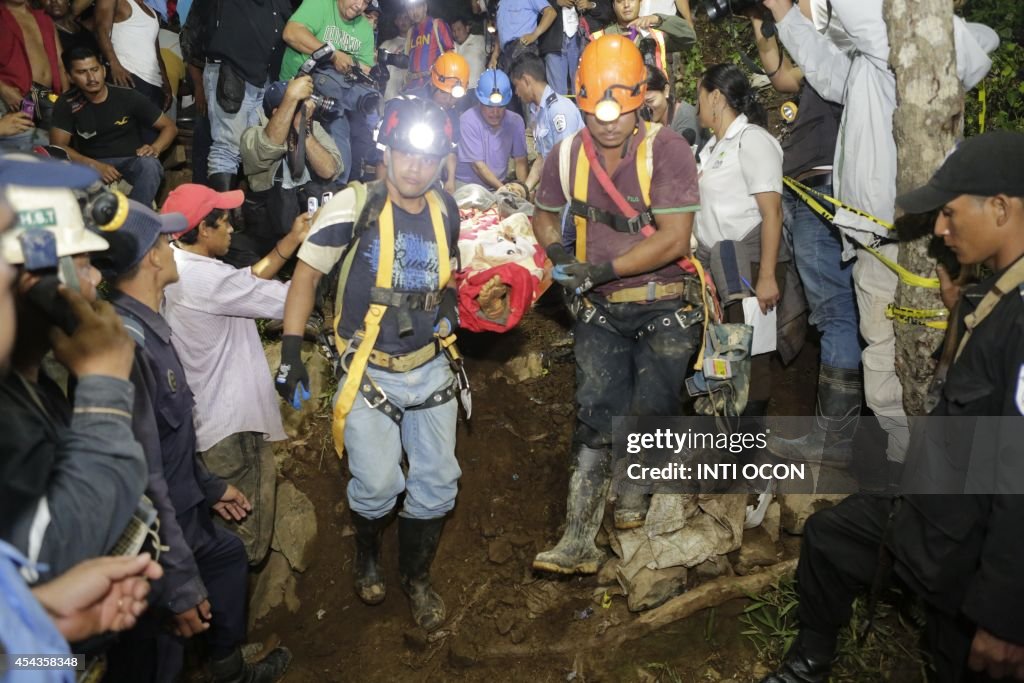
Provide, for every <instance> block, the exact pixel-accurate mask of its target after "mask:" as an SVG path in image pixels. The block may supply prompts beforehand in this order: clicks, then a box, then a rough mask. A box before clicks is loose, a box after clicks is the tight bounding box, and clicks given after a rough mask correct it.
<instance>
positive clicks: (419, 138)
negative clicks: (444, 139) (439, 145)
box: [409, 121, 434, 151]
mask: <svg viewBox="0 0 1024 683" xmlns="http://www.w3.org/2000/svg"><path fill="white" fill-rule="evenodd" d="M409 144H411V145H412V146H413V147H414V148H415V149H418V150H423V151H426V150H429V149H430V148H431V147H433V145H434V131H433V129H432V128H431V127H430V126H428V125H427V124H425V123H423V122H422V121H419V122H417V123H414V124H413V125H412V128H410V129H409Z"/></svg>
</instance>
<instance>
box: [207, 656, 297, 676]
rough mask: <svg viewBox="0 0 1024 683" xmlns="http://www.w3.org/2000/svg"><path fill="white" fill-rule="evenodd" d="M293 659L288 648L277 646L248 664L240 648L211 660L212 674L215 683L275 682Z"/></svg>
mask: <svg viewBox="0 0 1024 683" xmlns="http://www.w3.org/2000/svg"><path fill="white" fill-rule="evenodd" d="M291 661H292V653H291V652H289V651H288V648H286V647H275V648H274V649H273V650H271V651H270V653H269V654H267V656H266V657H264V658H263V659H261V660H260V661H258V662H253V663H252V664H246V663H245V660H243V659H242V650H241V649H240V648H239V649H236V650H235V651H234V652H232V653H231V654H230V655H228V656H227V657H225V658H224V659H221V660H218V661H215V662H210V675H211V676H212V677H213V681H214V683H274V682H275V681H277V680H279V679H280V678H281V676H283V675H284V672H285V671H287V670H288V664H289V663H291Z"/></svg>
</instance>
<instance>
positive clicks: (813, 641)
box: [761, 629, 836, 683]
mask: <svg viewBox="0 0 1024 683" xmlns="http://www.w3.org/2000/svg"><path fill="white" fill-rule="evenodd" d="M835 652H836V638H835V636H831V637H829V636H825V635H822V634H819V633H815V632H814V631H810V630H808V629H800V633H798V634H797V637H796V639H795V640H794V641H793V645H792V646H791V647H790V648H789V652H787V653H786V657H785V658H784V659H783V660H782V664H781V666H779V668H778V669H776V670H775V672H774V673H771V674H769V675H768V676H766V677H765V678H762V679H761V683H826V682H827V681H828V673H829V671H830V670H831V669H832V659H833V657H835Z"/></svg>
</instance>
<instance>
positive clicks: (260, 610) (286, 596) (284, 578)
mask: <svg viewBox="0 0 1024 683" xmlns="http://www.w3.org/2000/svg"><path fill="white" fill-rule="evenodd" d="M282 604H283V605H284V606H285V607H287V608H288V611H289V612H297V611H298V610H299V598H298V596H297V595H296V594H295V576H294V575H293V574H292V568H291V565H289V564H288V560H287V559H285V556H284V555H282V554H281V553H278V552H273V551H271V553H270V557H269V559H268V560H267V563H266V565H265V566H264V567H263V570H262V571H260V573H259V575H258V577H257V579H256V588H255V589H254V590H253V592H252V600H250V602H249V628H253V627H254V626H255V624H256V622H258V621H260V620H261V619H263V618H264V617H266V616H267V615H268V614H270V612H271V610H273V609H275V608H277V607H279V606H281V605H282Z"/></svg>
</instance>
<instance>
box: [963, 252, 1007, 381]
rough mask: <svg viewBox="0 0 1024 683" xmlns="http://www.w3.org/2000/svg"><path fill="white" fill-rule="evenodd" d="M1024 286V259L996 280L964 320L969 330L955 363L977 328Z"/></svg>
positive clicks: (965, 334)
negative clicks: (1008, 294) (1012, 293)
mask: <svg viewBox="0 0 1024 683" xmlns="http://www.w3.org/2000/svg"><path fill="white" fill-rule="evenodd" d="M1022 284H1024V258H1020V259H1017V262H1016V263H1014V264H1013V265H1012V266H1010V267H1009V268H1008V269H1007V271H1006V272H1005V273H1003V274H1002V276H1001V277H1000V278H999V279H998V280H996V283H995V284H994V285H992V289H990V290H988V291H987V292H986V293H985V296H984V297H982V299H981V303H979V304H978V307H977V308H976V309H974V312H973V313H969V314H968V315H967V317H966V318H964V324H965V325H966V326H967V330H966V332H965V333H964V336H963V338H962V339H961V340H960V346H959V347H958V348H957V350H956V357H955V358H954V359H953V362H954V363H955V362H956V359H957V358H960V354H961V353H963V352H964V347H966V346H967V340H968V339H970V338H971V334H972V333H973V332H974V330H975V328H977V327H978V325H980V324H981V323H982V321H983V320H985V318H987V317H988V316H989V314H990V313H991V312H992V311H993V310H995V307H996V305H998V304H999V301H1000V300H1001V299H1002V298H1003V297H1004V296H1005V295H1006V294H1007V293H1008V292H1012V291H1013V290H1015V289H1018V288H1019V287H1020V286H1021V285H1022Z"/></svg>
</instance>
